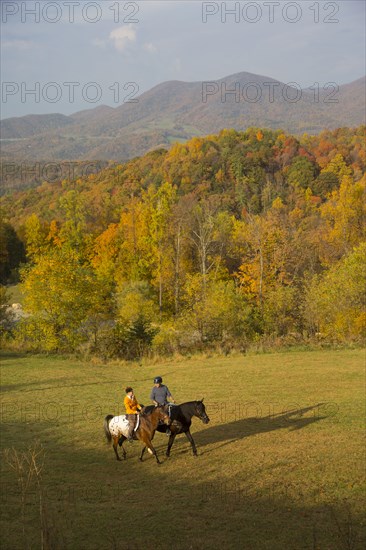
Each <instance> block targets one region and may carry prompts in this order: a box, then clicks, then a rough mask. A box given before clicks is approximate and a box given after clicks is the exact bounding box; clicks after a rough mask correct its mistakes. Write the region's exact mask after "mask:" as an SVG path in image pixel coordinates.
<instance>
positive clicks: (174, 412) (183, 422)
mask: <svg viewBox="0 0 366 550" xmlns="http://www.w3.org/2000/svg"><path fill="white" fill-rule="evenodd" d="M165 406H168V407H170V418H171V421H172V423H171V425H170V432H171V434H170V437H169V442H168V447H167V450H166V453H165V454H166V456H170V449H171V448H172V445H173V443H174V439H175V436H176V435H178V434H182V433H185V434H186V437H187V439H188V441H189V442H190V444H191V447H192V451H193V455H194V456H197V449H196V445H195V443H194V441H193V437H192V434H191V432H190V427H191V424H192V417H193V416H197V418H199V419H200V420H202V422H203V423H204V424H208V423H209V422H210V419H209V417H208V416H207V413H206V409H205V406H204V404H203V399H201V401H188V402H187V403H182V404H181V405H165ZM152 409H153V405H148V406H147V407H145V409H144V413H145V412H146V414H149V412H150V411H151V410H152ZM157 431H158V432H163V433H164V432H166V431H167V428H166V426H164V425H162V424H160V425H159V426H158V427H157ZM144 451H145V448H144V449H142V453H141V458H142V456H143V454H144Z"/></svg>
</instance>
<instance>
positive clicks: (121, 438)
mask: <svg viewBox="0 0 366 550" xmlns="http://www.w3.org/2000/svg"><path fill="white" fill-rule="evenodd" d="M125 441H126V438H125V436H124V435H123V436H122V437H120V440H119V442H118V444H119V446H120V447H121V449H122V452H123V460H126V450H125V448H124V446H123V444H124V442H125Z"/></svg>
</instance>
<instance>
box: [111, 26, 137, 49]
mask: <svg viewBox="0 0 366 550" xmlns="http://www.w3.org/2000/svg"><path fill="white" fill-rule="evenodd" d="M109 39H110V40H112V42H113V45H114V47H115V48H116V50H118V51H119V52H123V51H125V50H126V48H127V47H128V46H129V45H131V44H132V43H134V42H136V29H135V28H134V26H133V25H124V26H123V27H118V29H115V30H114V31H112V32H111V33H110V35H109Z"/></svg>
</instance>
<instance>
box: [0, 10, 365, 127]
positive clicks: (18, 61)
mask: <svg viewBox="0 0 366 550" xmlns="http://www.w3.org/2000/svg"><path fill="white" fill-rule="evenodd" d="M1 9H2V15H1V17H2V23H1V27H2V28H1V30H2V32H1V46H2V54H1V61H2V70H1V79H2V97H1V100H2V101H1V118H7V117H10V116H22V115H25V114H30V113H54V112H59V113H63V114H71V113H73V112H76V111H79V110H82V109H88V108H93V107H96V106H98V105H101V104H106V105H110V106H112V107H115V106H117V105H118V104H120V103H122V102H123V101H124V100H126V99H127V98H128V97H130V98H131V97H132V94H135V96H136V97H137V95H138V94H140V93H142V92H143V91H146V90H148V89H150V88H151V87H153V86H155V85H156V84H159V83H161V82H164V81H167V80H184V81H197V80H215V79H218V78H221V77H224V76H227V75H230V74H233V73H237V72H241V71H248V72H252V73H256V74H261V75H265V76H269V77H272V78H276V79H278V80H281V81H282V82H285V83H287V82H297V83H298V84H299V85H300V86H302V87H309V86H312V85H313V84H314V82H319V84H320V86H323V85H325V84H326V83H327V82H335V83H337V84H344V83H347V82H350V81H352V80H355V79H357V78H360V77H361V76H363V75H364V74H365V54H364V52H365V30H364V29H365V26H364V25H365V2H364V1H363V0H338V1H334V2H331V1H325V0H319V1H318V2H316V1H314V0H311V1H307V0H298V1H297V2H290V1H287V0H286V1H285V0H277V1H275V0H274V1H270V0H268V1H267V2H266V1H265V0H261V1H260V0H258V1H256V2H249V1H242V2H235V1H230V2H222V1H221V0H220V1H218V2H215V1H213V2H202V1H200V0H190V1H186V0H182V1H181V0H172V1H170V0H160V1H154V0H145V1H132V2H117V1H116V0H111V1H109V0H103V1H102V0H98V1H95V2H91V1H86V0H85V1H84V0H79V1H77V0H75V1H71V0H70V1H66V0H65V1H63V0H61V1H58V2H51V1H46V0H44V1H40V2H35V1H28V2H18V1H9V2H7V1H4V0H2V2H1ZM225 10H226V11H227V12H226V14H225ZM230 10H231V11H234V13H229V12H230ZM225 17H226V20H225ZM204 20H205V22H204ZM67 83H69V84H67ZM70 83H72V84H70ZM91 83H93V84H91ZM32 89H33V90H35V93H34V94H32V93H29V92H30V91H31V90H32Z"/></svg>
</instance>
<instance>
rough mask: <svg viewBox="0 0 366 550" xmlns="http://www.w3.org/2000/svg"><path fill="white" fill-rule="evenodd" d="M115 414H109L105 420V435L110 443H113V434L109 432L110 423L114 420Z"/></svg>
mask: <svg viewBox="0 0 366 550" xmlns="http://www.w3.org/2000/svg"><path fill="white" fill-rule="evenodd" d="M112 418H113V414H107V416H106V417H105V419H104V425H103V427H104V434H105V436H106V438H107V441H108V443H110V442H111V441H112V436H111V432H110V431H109V422H110V421H111V420H112Z"/></svg>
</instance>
